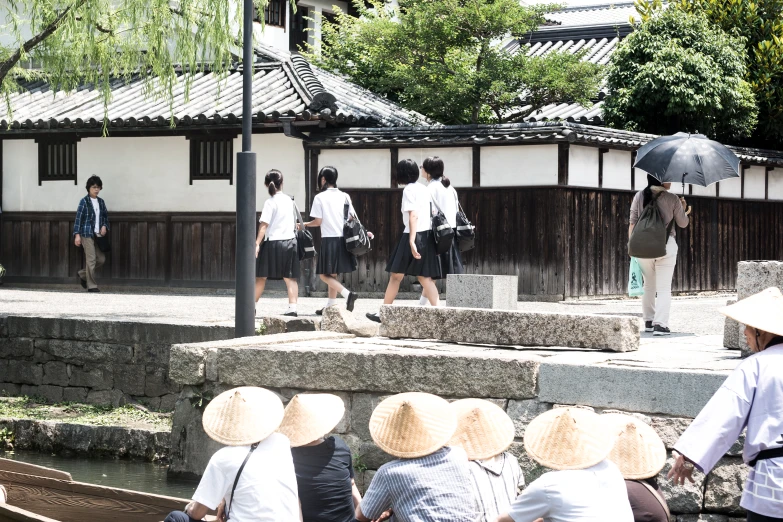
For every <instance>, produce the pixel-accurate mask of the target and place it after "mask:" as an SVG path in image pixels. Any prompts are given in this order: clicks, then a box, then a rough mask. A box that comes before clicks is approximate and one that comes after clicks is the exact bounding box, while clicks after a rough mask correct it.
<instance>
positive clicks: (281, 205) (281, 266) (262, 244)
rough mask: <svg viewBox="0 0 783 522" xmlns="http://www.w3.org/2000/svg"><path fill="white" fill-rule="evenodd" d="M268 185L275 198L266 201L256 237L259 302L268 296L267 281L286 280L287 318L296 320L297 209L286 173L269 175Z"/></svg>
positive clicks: (267, 175) (297, 289) (270, 173)
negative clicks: (285, 184) (286, 190)
mask: <svg viewBox="0 0 783 522" xmlns="http://www.w3.org/2000/svg"><path fill="white" fill-rule="evenodd" d="M264 185H266V186H267V188H268V190H269V195H270V196H272V197H270V198H269V199H267V200H266V201H265V202H264V209H263V210H262V211H261V219H259V222H260V223H261V226H259V227H258V236H257V237H256V302H258V299H259V298H260V297H261V294H263V293H264V287H265V286H266V280H267V279H272V280H279V279H282V280H283V281H285V287H286V290H287V291H288V309H287V310H286V312H285V313H284V314H283V315H288V316H292V317H296V316H297V313H296V301H297V297H298V296H299V282H298V279H299V273H300V272H299V253H298V250H297V245H296V214H295V213H296V212H297V210H296V206H295V205H294V201H293V199H292V198H291V196H288V195H287V194H284V193H283V174H282V173H281V172H280V171H279V170H274V169H273V170H270V171H269V172H267V173H266V177H265V178H264Z"/></svg>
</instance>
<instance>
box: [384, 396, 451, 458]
mask: <svg viewBox="0 0 783 522" xmlns="http://www.w3.org/2000/svg"><path fill="white" fill-rule="evenodd" d="M456 429H457V416H456V415H455V414H454V410H452V409H451V408H449V403H448V402H446V401H445V400H444V399H441V398H440V397H437V396H435V395H431V394H429V393H419V392H409V393H400V394H398V395H394V396H392V397H389V398H388V399H386V400H384V401H383V402H381V403H380V404H379V405H378V406H377V407H376V408H375V410H374V411H373V412H372V417H370V435H371V436H372V440H374V441H375V443H376V444H377V445H378V447H380V448H381V449H382V450H383V451H385V452H386V453H388V454H390V455H394V456H395V457H400V458H403V459H413V458H416V457H423V456H425V455H429V454H430V453H434V452H436V451H438V450H439V449H440V448H442V447H443V446H445V445H446V444H448V442H449V439H451V436H452V435H454V430H456Z"/></svg>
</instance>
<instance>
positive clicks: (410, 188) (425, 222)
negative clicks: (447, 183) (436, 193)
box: [402, 183, 432, 233]
mask: <svg viewBox="0 0 783 522" xmlns="http://www.w3.org/2000/svg"><path fill="white" fill-rule="evenodd" d="M431 202H432V199H431V198H430V191H429V190H427V187H425V186H424V185H422V184H421V183H408V184H407V185H405V189H403V191H402V222H403V223H405V233H409V232H410V231H411V229H410V214H409V212H410V211H414V212H416V216H417V217H418V224H417V225H416V233H419V232H427V231H428V230H430V229H431V228H432V215H431V214H430V203H431Z"/></svg>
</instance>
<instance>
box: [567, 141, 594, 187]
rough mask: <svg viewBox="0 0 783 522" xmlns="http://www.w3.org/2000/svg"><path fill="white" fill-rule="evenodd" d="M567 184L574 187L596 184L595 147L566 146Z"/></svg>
mask: <svg viewBox="0 0 783 522" xmlns="http://www.w3.org/2000/svg"><path fill="white" fill-rule="evenodd" d="M568 184H569V185H573V186H575V187H597V186H598V149H597V148H595V147H579V146H575V145H571V146H570V147H569V148H568Z"/></svg>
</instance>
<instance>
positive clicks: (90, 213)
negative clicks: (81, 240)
mask: <svg viewBox="0 0 783 522" xmlns="http://www.w3.org/2000/svg"><path fill="white" fill-rule="evenodd" d="M98 208H99V209H100V211H101V218H100V219H101V222H100V227H106V230H109V212H108V211H107V210H106V203H104V202H103V200H102V199H101V198H98ZM100 227H98V228H100ZM76 234H79V235H80V236H82V237H92V236H94V235H95V210H94V209H93V208H92V202H90V196H89V195H88V196H84V197H83V198H82V199H81V201H79V208H78V209H77V210H76V219H75V220H74V222H73V235H74V236H75V235H76Z"/></svg>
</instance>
